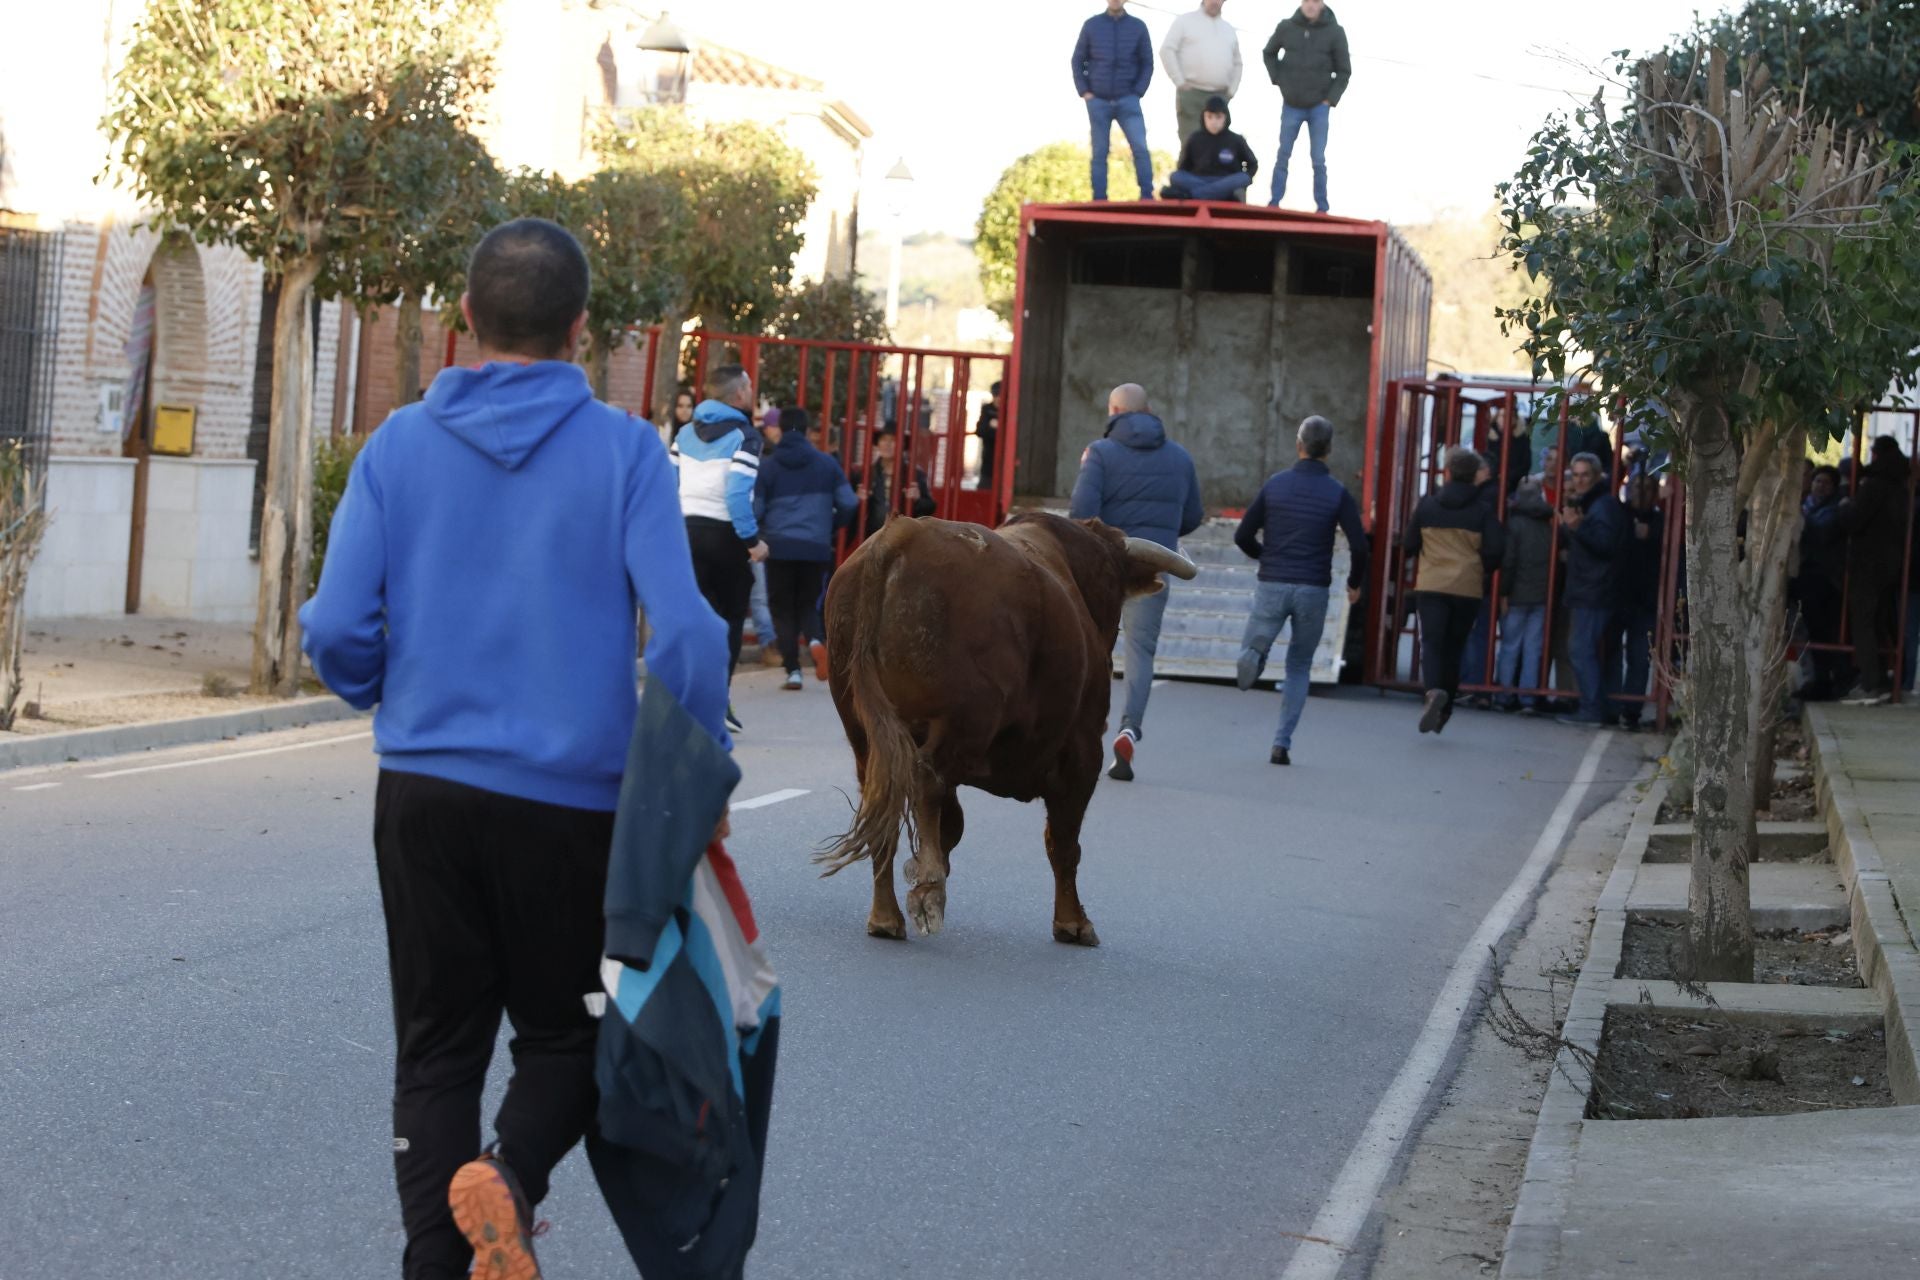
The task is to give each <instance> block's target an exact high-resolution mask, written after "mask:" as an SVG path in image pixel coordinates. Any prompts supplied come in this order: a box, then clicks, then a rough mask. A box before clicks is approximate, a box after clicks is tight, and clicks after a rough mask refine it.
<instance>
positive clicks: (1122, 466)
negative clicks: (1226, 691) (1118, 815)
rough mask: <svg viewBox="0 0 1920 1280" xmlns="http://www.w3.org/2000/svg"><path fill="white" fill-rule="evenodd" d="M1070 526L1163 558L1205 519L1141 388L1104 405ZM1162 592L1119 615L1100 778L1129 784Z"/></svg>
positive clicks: (1121, 391) (1193, 478) (1187, 472)
mask: <svg viewBox="0 0 1920 1280" xmlns="http://www.w3.org/2000/svg"><path fill="white" fill-rule="evenodd" d="M1068 514H1069V515H1071V516H1072V517H1073V518H1074V519H1075V520H1090V519H1096V518H1097V519H1100V520H1103V521H1105V522H1106V523H1107V524H1110V525H1112V526H1113V527H1114V528H1116V529H1118V530H1120V532H1122V533H1124V534H1126V535H1127V536H1128V537H1129V538H1146V539H1148V540H1149V541H1152V542H1157V543H1159V544H1160V545H1161V546H1163V547H1166V548H1167V549H1168V550H1170V551H1178V550H1179V549H1180V539H1182V538H1184V537H1186V536H1187V535H1188V534H1190V533H1192V532H1193V531H1194V530H1195V529H1198V528H1199V527H1200V525H1201V522H1202V521H1204V520H1205V519H1206V515H1207V513H1206V510H1205V508H1203V507H1202V506H1201V505H1200V475H1199V472H1197V471H1196V470H1195V469H1194V466H1193V455H1191V454H1189V453H1188V452H1187V451H1186V450H1185V449H1183V448H1181V447H1180V446H1179V445H1177V444H1174V443H1173V442H1172V441H1171V440H1168V439H1167V429H1166V427H1165V426H1164V425H1162V423H1161V421H1160V419H1158V418H1156V417H1154V416H1153V414H1152V413H1151V412H1149V405H1148V403H1147V392H1146V389H1145V388H1144V387H1141V386H1138V385H1136V384H1134V383H1131V382H1129V383H1126V384H1124V385H1122V386H1118V387H1115V388H1114V389H1113V391H1112V393H1111V394H1110V395H1108V397H1107V429H1106V432H1105V433H1104V434H1103V435H1102V436H1101V438H1100V439H1098V440H1096V441H1094V442H1093V443H1092V444H1090V445H1088V446H1087V451H1086V453H1084V454H1082V455H1081V458H1080V477H1079V479H1077V480H1075V481H1074V485H1073V505H1072V507H1071V508H1070V510H1069V511H1068ZM1166 613H1167V592H1166V591H1164V590H1162V591H1156V592H1154V593H1153V594H1152V595H1150V596H1135V597H1133V598H1132V599H1131V600H1128V601H1127V603H1126V607H1125V608H1124V609H1123V610H1122V611H1121V614H1120V631H1121V634H1122V635H1123V636H1124V637H1125V639H1126V646H1127V671H1126V676H1127V684H1126V693H1127V705H1126V710H1125V711H1124V712H1123V713H1122V715H1121V718H1120V733H1119V736H1117V737H1116V738H1114V740H1113V767H1112V768H1111V769H1110V770H1108V772H1107V776H1108V777H1110V778H1112V779H1113V780H1114V781H1116V782H1131V781H1133V750H1134V747H1135V746H1136V745H1137V744H1138V743H1139V741H1140V739H1141V737H1142V736H1143V734H1142V732H1141V727H1140V726H1141V725H1142V724H1143V723H1144V722H1145V720H1146V718H1147V698H1148V696H1149V695H1150V694H1151V693H1152V692H1153V655H1154V651H1155V650H1156V649H1158V648H1159V645H1160V621H1161V619H1162V618H1164V617H1166Z"/></svg>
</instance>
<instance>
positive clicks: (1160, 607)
mask: <svg viewBox="0 0 1920 1280" xmlns="http://www.w3.org/2000/svg"><path fill="white" fill-rule="evenodd" d="M1171 594H1173V588H1171V587H1168V588H1166V589H1165V590H1163V591H1156V592H1154V593H1153V594H1152V595H1150V596H1135V597H1134V598H1133V599H1131V600H1129V601H1127V603H1126V605H1125V606H1124V607H1123V608H1122V609H1121V610H1120V639H1121V642H1122V643H1124V644H1125V645H1126V653H1127V672H1126V675H1127V683H1126V695H1127V706H1126V710H1124V711H1123V712H1121V714H1120V727H1121V728H1122V729H1131V730H1133V736H1134V737H1136V738H1144V737H1146V733H1145V731H1144V730H1143V729H1142V728H1141V725H1142V724H1144V723H1145V722H1146V719H1147V699H1148V698H1149V697H1151V696H1153V655H1154V651H1155V650H1157V649H1158V648H1159V647H1160V622H1161V619H1163V618H1165V617H1166V616H1167V597H1168V596H1169V595H1171Z"/></svg>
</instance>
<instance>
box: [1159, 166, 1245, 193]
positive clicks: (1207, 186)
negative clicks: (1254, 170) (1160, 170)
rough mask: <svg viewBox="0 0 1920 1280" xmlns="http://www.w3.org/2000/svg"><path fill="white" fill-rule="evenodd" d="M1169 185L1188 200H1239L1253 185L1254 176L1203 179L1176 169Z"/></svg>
mask: <svg viewBox="0 0 1920 1280" xmlns="http://www.w3.org/2000/svg"><path fill="white" fill-rule="evenodd" d="M1167 185H1168V186H1170V187H1172V188H1173V189H1174V192H1175V193H1176V194H1178V195H1179V196H1180V197H1181V198H1182V199H1186V200H1237V199H1239V197H1240V193H1241V192H1242V191H1245V190H1246V189H1247V188H1248V187H1250V186H1252V185H1253V175H1252V174H1250V173H1229V174H1225V175H1223V176H1221V177H1218V178H1202V177H1200V176H1199V175H1198V174H1193V173H1188V172H1187V171H1186V170H1185V169H1176V170H1174V174H1173V176H1172V177H1171V178H1168V179H1167Z"/></svg>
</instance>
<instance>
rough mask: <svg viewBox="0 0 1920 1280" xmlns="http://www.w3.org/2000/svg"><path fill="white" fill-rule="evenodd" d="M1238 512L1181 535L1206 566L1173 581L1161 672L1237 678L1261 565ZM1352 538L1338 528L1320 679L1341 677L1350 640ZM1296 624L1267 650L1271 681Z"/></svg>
mask: <svg viewBox="0 0 1920 1280" xmlns="http://www.w3.org/2000/svg"><path fill="white" fill-rule="evenodd" d="M1239 524H1240V522H1239V521H1238V520H1235V519H1216V520H1209V521H1208V522H1207V523H1205V524H1203V525H1201V526H1200V528H1199V529H1197V530H1195V531H1194V532H1193V533H1192V534H1190V535H1189V536H1188V537H1186V538H1184V539H1182V540H1181V542H1180V550H1181V551H1182V552H1183V553H1184V554H1185V555H1186V557H1187V558H1188V559H1189V560H1191V561H1193V562H1194V564H1195V565H1197V566H1199V569H1200V576H1199V577H1198V578H1195V579H1194V580H1193V581H1192V582H1175V581H1169V589H1170V590H1171V591H1172V592H1173V596H1172V599H1171V600H1169V601H1168V604H1167V615H1166V621H1165V622H1164V623H1163V624H1162V626H1161V628H1160V647H1159V650H1158V651H1157V652H1156V654H1155V655H1154V662H1153V671H1154V674H1155V675H1156V676H1177V677H1184V678H1189V679H1201V680H1232V679H1233V678H1234V675H1235V673H1236V670H1237V667H1238V664H1239V661H1240V638H1241V636H1242V635H1244V634H1245V631H1246V626H1247V617H1248V615H1250V614H1251V613H1252V612H1253V591H1254V587H1255V585H1256V584H1257V583H1258V582H1259V573H1258V566H1257V565H1255V564H1254V562H1253V561H1251V560H1249V559H1247V557H1246V556H1245V554H1243V553H1242V552H1241V550H1240V548H1238V547H1236V546H1234V545H1233V531H1234V530H1235V529H1236V528H1238V527H1239ZM1347 566H1348V559H1347V539H1346V535H1345V534H1342V533H1336V534H1335V535H1334V546H1333V581H1334V590H1333V591H1332V592H1331V593H1330V595H1329V596H1328V599H1327V626H1326V630H1325V631H1323V632H1321V635H1320V646H1319V648H1317V649H1316V650H1315V651H1314V655H1313V675H1312V683H1314V684H1335V683H1337V682H1338V681H1339V679H1340V668H1341V665H1342V655H1341V649H1342V642H1343V641H1344V639H1345V637H1346V634H1347V611H1348V609H1349V607H1350V606H1349V605H1348V604H1347V593H1346V581H1347ZM1291 630H1292V628H1291V627H1288V628H1285V629H1282V631H1281V632H1280V638H1279V640H1277V641H1276V642H1275V643H1274V646H1273V651H1272V653H1271V654H1270V655H1269V656H1268V658H1267V674H1266V676H1265V677H1264V678H1263V679H1262V680H1261V683H1262V684H1263V685H1275V684H1278V683H1279V682H1280V677H1281V676H1282V675H1283V674H1284V672H1285V666H1286V656H1287V643H1288V641H1289V639H1290V638H1291V637H1290V634H1289V633H1290V632H1291ZM1124 650H1125V645H1124V644H1121V645H1118V646H1116V647H1115V652H1114V658H1113V666H1114V670H1115V671H1116V672H1120V671H1124V670H1125V668H1126V654H1125V651H1124Z"/></svg>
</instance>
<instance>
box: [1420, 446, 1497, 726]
mask: <svg viewBox="0 0 1920 1280" xmlns="http://www.w3.org/2000/svg"><path fill="white" fill-rule="evenodd" d="M1485 465H1486V464H1485V463H1484V462H1482V461H1481V459H1480V455H1479V454H1477V453H1475V452H1474V451H1473V450H1471V449H1459V448H1456V449H1454V450H1453V451H1452V452H1451V453H1449V454H1448V455H1447V482H1446V483H1445V484H1443V485H1441V486H1440V488H1439V489H1438V490H1436V491H1435V492H1433V493H1429V494H1428V495H1427V496H1426V497H1424V498H1422V499H1420V505H1419V506H1417V507H1415V508H1414V509H1413V521H1412V523H1411V524H1409V525H1408V526H1407V536H1406V540H1405V543H1404V545H1405V547H1406V552H1407V554H1408V555H1410V556H1417V557H1419V562H1420V563H1419V569H1418V572H1417V574H1416V576H1415V578H1414V586H1413V589H1414V591H1415V592H1416V593H1417V594H1418V596H1419V601H1418V608H1419V610H1420V674H1421V675H1422V676H1423V677H1425V679H1426V686H1427V695H1426V704H1425V706H1423V707H1422V708H1421V711H1420V732H1422V733H1439V732H1440V731H1441V730H1442V729H1444V728H1446V727H1447V721H1448V719H1449V718H1451V717H1452V715H1453V704H1454V702H1455V701H1456V700H1457V699H1458V698H1459V696H1460V655H1461V652H1462V651H1463V650H1464V649H1465V648H1466V645H1467V636H1468V635H1469V634H1470V633H1471V632H1472V631H1473V622H1474V619H1475V618H1476V617H1477V616H1478V615H1479V614H1480V612H1481V609H1482V608H1483V606H1482V604H1481V599H1482V596H1483V594H1484V592H1485V589H1486V580H1487V573H1488V571H1490V570H1492V569H1497V568H1499V566H1500V560H1501V557H1502V556H1503V555H1504V554H1505V552H1506V531H1505V530H1503V529H1502V528H1501V527H1500V517H1499V516H1498V515H1497V514H1495V512H1494V509H1493V508H1492V507H1491V506H1489V505H1488V504H1487V503H1486V501H1485V500H1484V499H1483V498H1482V496H1481V493H1480V469H1481V468H1482V467H1483V466H1485Z"/></svg>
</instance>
